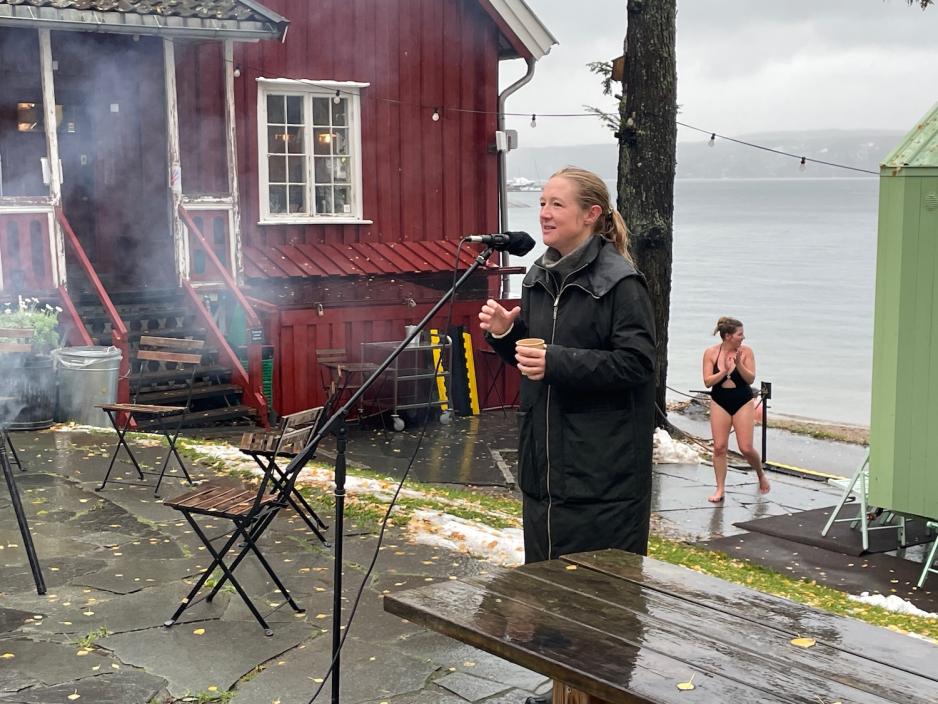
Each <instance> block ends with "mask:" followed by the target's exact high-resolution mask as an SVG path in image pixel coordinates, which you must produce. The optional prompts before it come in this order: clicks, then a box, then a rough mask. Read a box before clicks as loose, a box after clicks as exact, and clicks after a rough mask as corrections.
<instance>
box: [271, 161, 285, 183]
mask: <svg viewBox="0 0 938 704" xmlns="http://www.w3.org/2000/svg"><path fill="white" fill-rule="evenodd" d="M286 161H287V159H286V157H283V156H271V157H268V158H267V180H268V181H270V182H271V183H283V182H284V181H286V180H287V165H286Z"/></svg>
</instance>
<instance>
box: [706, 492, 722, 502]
mask: <svg viewBox="0 0 938 704" xmlns="http://www.w3.org/2000/svg"><path fill="white" fill-rule="evenodd" d="M707 501H709V502H710V503H712V504H718V503H720V502H721V501H723V492H722V491H718V492H717V493H716V494H714V495H713V496H708V497H707Z"/></svg>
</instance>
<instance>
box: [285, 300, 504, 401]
mask: <svg viewBox="0 0 938 704" xmlns="http://www.w3.org/2000/svg"><path fill="white" fill-rule="evenodd" d="M429 308H430V306H429V305H418V306H417V307H415V308H406V307H405V306H402V305H396V306H390V305H389V306H358V307H346V308H327V309H325V310H324V311H323V313H322V315H319V313H318V312H317V311H316V310H314V309H302V310H283V311H281V312H280V314H279V319H280V327H279V330H275V329H274V330H268V336H269V339H272V340H274V345H275V357H274V367H275V371H274V398H275V404H274V405H275V407H276V410H277V412H278V413H280V414H285V413H294V412H296V411H300V410H303V409H304V408H309V407H311V406H315V405H318V404H321V403H322V402H323V401H324V400H325V394H324V393H323V389H322V382H321V375H320V369H319V366H318V364H317V362H316V349H317V348H318V349H339V348H342V349H345V350H346V352H347V353H348V358H349V359H351V360H358V359H359V358H360V357H361V343H362V342H374V341H388V340H400V339H403V336H404V326H405V325H412V324H414V323H416V322H418V321H419V320H420V319H421V318H422V317H423V316H424V315H426V313H427V311H428V310H429ZM447 313H448V311H447V309H446V308H444V309H443V311H442V312H441V313H440V315H439V316H438V317H437V318H436V319H435V320H434V321H433V322H432V324H431V326H430V327H437V328H439V327H442V326H443V325H444V324H445V323H446V319H447ZM478 313H479V303H478V302H474V301H461V302H457V303H456V304H455V305H454V307H453V317H452V323H453V325H463V326H464V327H465V328H466V330H467V331H469V332H470V333H471V334H472V341H473V348H474V349H481V348H486V347H488V345H487V344H486V342H485V340H484V339H483V337H482V332H481V330H479V325H478V322H479V318H478ZM478 357H479V355H478V354H477V355H476V358H477V359H476V373H477V377H478V388H479V394H480V396H483V398H480V402H481V404H482V407H483V408H484V407H487V406H491V405H495V404H496V403H497V400H498V399H499V398H504V399H507V401H508V402H510V401H511V400H512V399H514V398H515V394H516V391H517V387H518V372H517V371H516V370H514V369H507V370H505V373H504V374H503V375H501V378H500V380H499V385H498V391H500V392H501V393H500V394H499V393H498V392H497V391H495V390H492V392H491V393H490V394H488V396H486V391H487V390H488V389H489V386H490V383H491V378H492V375H494V374H495V373H496V372H497V370H498V367H499V364H497V363H494V361H489V360H483V361H480V360H479V359H478ZM486 362H488V363H486Z"/></svg>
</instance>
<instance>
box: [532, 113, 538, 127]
mask: <svg viewBox="0 0 938 704" xmlns="http://www.w3.org/2000/svg"><path fill="white" fill-rule="evenodd" d="M531 127H537V115H533V114H532V115H531Z"/></svg>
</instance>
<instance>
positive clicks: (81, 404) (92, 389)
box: [52, 346, 121, 428]
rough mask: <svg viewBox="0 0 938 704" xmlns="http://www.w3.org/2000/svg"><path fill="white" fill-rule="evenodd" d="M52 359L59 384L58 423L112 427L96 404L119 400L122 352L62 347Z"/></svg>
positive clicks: (98, 348) (56, 410)
mask: <svg viewBox="0 0 938 704" xmlns="http://www.w3.org/2000/svg"><path fill="white" fill-rule="evenodd" d="M52 358H53V359H54V360H55V370H56V380H57V383H58V398H57V402H56V406H55V419H56V420H57V421H75V422H76V423H79V424H81V425H95V426H98V427H101V428H109V427H111V426H110V423H108V419H107V414H106V413H104V411H102V410H101V409H100V408H95V404H98V403H114V402H115V401H116V400H117V379H118V376H119V375H120V365H121V351H120V350H119V349H117V348H116V347H96V346H88V347H62V348H60V349H57V350H53V351H52Z"/></svg>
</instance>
